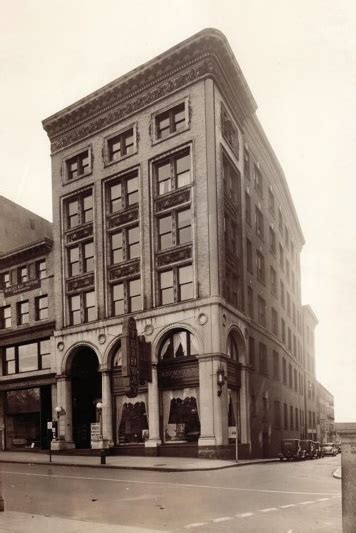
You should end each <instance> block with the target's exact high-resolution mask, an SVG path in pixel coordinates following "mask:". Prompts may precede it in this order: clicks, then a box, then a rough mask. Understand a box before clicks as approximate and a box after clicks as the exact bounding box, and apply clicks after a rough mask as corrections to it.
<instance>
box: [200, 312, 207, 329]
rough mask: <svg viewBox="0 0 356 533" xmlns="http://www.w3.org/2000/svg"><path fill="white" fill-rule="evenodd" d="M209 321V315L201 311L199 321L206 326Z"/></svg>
mask: <svg viewBox="0 0 356 533" xmlns="http://www.w3.org/2000/svg"><path fill="white" fill-rule="evenodd" d="M207 322H208V317H207V315H206V314H205V313H200V315H199V316H198V323H199V324H200V325H201V326H204V325H205V324H206V323H207Z"/></svg>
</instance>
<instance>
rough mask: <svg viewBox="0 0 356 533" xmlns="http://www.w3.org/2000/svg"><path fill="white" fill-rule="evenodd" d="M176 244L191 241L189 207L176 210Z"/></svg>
mask: <svg viewBox="0 0 356 533" xmlns="http://www.w3.org/2000/svg"><path fill="white" fill-rule="evenodd" d="M177 231H178V234H177V237H178V239H177V241H178V242H177V244H185V243H187V242H191V241H192V221H191V212H190V209H184V211H178V214H177Z"/></svg>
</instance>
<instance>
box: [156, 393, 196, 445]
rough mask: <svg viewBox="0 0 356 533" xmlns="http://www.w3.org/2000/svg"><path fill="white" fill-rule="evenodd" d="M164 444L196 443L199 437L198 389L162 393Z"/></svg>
mask: <svg viewBox="0 0 356 533" xmlns="http://www.w3.org/2000/svg"><path fill="white" fill-rule="evenodd" d="M162 401H163V426H164V427H163V437H164V442H165V443H170V442H174V443H177V442H196V441H197V440H198V438H199V436H200V418H199V389H198V388H196V387H194V388H185V389H180V390H168V391H163V392H162Z"/></svg>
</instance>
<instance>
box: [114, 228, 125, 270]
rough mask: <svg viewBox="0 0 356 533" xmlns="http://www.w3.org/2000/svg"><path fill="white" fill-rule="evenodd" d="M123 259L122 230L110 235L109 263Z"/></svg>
mask: <svg viewBox="0 0 356 533" xmlns="http://www.w3.org/2000/svg"><path fill="white" fill-rule="evenodd" d="M123 260H124V252H123V244H122V231H118V232H117V233H113V234H112V235H111V263H112V264H115V263H120V262H121V261H123Z"/></svg>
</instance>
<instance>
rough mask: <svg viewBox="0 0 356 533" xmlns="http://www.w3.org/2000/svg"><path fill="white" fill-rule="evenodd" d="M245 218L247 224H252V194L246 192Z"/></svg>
mask: <svg viewBox="0 0 356 533" xmlns="http://www.w3.org/2000/svg"><path fill="white" fill-rule="evenodd" d="M245 218H246V222H247V224H249V225H250V226H251V218H252V217H251V196H250V195H249V194H248V192H245Z"/></svg>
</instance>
